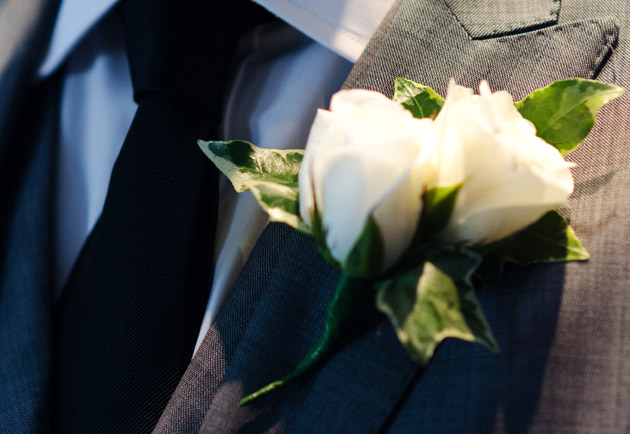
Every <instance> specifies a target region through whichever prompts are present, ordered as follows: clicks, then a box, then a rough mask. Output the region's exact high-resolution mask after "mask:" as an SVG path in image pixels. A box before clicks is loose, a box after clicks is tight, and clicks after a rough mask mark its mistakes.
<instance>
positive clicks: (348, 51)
mask: <svg viewBox="0 0 630 434" xmlns="http://www.w3.org/2000/svg"><path fill="white" fill-rule="evenodd" d="M254 1H255V2H256V3H258V4H260V5H261V6H264V7H265V8H266V9H268V10H269V11H270V12H272V13H274V14H276V15H277V16H278V17H280V18H281V19H283V20H284V21H286V22H287V23H289V24H291V25H292V26H293V27H295V28H296V29H298V30H300V31H301V32H302V33H304V34H305V35H307V36H309V37H311V38H312V39H314V40H316V41H317V42H319V43H320V44H322V45H324V46H325V47H327V48H329V49H331V50H332V51H334V52H336V53H337V54H339V55H340V56H342V57H345V58H346V59H348V60H350V61H351V62H356V60H357V59H358V58H359V56H360V55H361V53H362V52H363V50H364V49H365V47H366V46H367V44H368V42H369V41H370V39H371V38H372V35H373V34H374V32H375V31H376V29H377V27H378V26H379V24H380V23H381V21H382V20H383V18H385V15H386V14H387V11H388V10H389V9H390V7H391V6H392V4H393V3H394V0H375V1H369V0H254Z"/></svg>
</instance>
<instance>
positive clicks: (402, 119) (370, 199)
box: [299, 89, 435, 274]
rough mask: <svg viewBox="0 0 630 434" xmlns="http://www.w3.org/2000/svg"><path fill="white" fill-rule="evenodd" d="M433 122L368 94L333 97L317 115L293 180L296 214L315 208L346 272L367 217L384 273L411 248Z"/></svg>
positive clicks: (351, 92) (355, 92)
mask: <svg viewBox="0 0 630 434" xmlns="http://www.w3.org/2000/svg"><path fill="white" fill-rule="evenodd" d="M432 124H433V122H432V121H431V120H418V119H414V118H413V116H412V115H411V114H410V113H409V112H408V111H407V110H405V109H404V108H403V107H402V106H401V105H400V104H399V103H397V102H394V101H392V100H390V99H388V98H387V97H385V96H384V95H382V94H380V93H377V92H372V91H367V90H359V89H354V90H344V91H341V92H338V93H336V94H335V95H334V96H333V98H332V100H331V105H330V111H327V110H319V111H318V112H317V116H316V117H315V120H314V122H313V126H312V128H311V132H310V136H309V138H308V142H307V146H306V153H305V155H304V159H303V161H302V167H301V169H300V174H299V184H300V214H301V216H302V219H303V220H304V221H305V223H306V224H307V225H308V226H311V225H312V215H313V212H314V211H315V209H317V211H318V213H319V215H320V216H321V219H322V228H323V231H324V233H325V234H326V245H327V248H328V250H329V252H330V253H331V255H332V256H333V257H334V258H335V259H336V260H337V261H338V262H339V263H340V264H341V265H342V267H344V265H345V264H346V260H347V258H348V255H349V254H350V252H351V251H352V248H353V247H354V246H355V244H356V243H357V241H358V240H359V238H360V236H361V235H362V232H363V229H364V227H365V224H366V222H367V219H368V218H369V217H370V216H373V217H374V219H375V221H376V224H377V226H378V228H379V230H380V234H381V240H382V242H383V246H384V251H383V252H381V253H382V254H383V258H384V260H383V264H382V265H383V267H382V269H380V270H373V272H374V273H373V274H376V273H378V272H381V271H384V270H385V269H386V268H388V267H389V266H391V265H392V264H394V262H396V260H397V259H398V258H399V257H400V255H401V254H402V253H403V252H404V251H405V250H406V249H407V248H408V247H409V244H410V242H411V240H412V238H413V235H414V233H415V231H416V228H417V225H418V221H419V218H420V212H421V211H422V199H421V196H422V192H423V185H424V175H425V173H424V172H425V163H426V161H427V160H428V157H429V154H430V153H431V152H432V146H433V144H434V140H435V133H434V130H433V126H432Z"/></svg>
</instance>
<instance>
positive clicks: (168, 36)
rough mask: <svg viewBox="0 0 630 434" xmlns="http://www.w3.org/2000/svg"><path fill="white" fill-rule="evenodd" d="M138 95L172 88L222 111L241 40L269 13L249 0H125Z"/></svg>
mask: <svg viewBox="0 0 630 434" xmlns="http://www.w3.org/2000/svg"><path fill="white" fill-rule="evenodd" d="M121 13H122V20H123V23H124V28H125V38H126V44H127V52H128V57H129V65H130V69H131V77H132V82H133V88H134V99H135V100H136V101H137V102H139V101H140V100H141V99H142V97H143V96H144V95H146V94H149V93H154V92H159V93H166V94H169V95H172V96H176V97H178V98H182V99H185V100H187V101H189V102H193V103H195V104H198V105H201V106H204V107H206V108H209V109H210V110H212V111H214V112H218V110H219V109H220V108H221V101H222V96H223V90H224V88H225V85H226V78H227V73H228V70H229V68H230V66H231V63H232V57H233V53H234V49H235V47H236V45H237V42H238V40H239V38H240V37H241V35H242V34H243V32H245V30H246V29H247V28H248V27H251V26H252V25H255V24H257V23H259V22H262V21H263V20H266V19H268V17H269V14H268V13H267V12H266V11H265V10H264V9H262V8H261V7H259V6H257V5H254V4H253V3H251V2H250V1H249V0H227V1H211V0H121Z"/></svg>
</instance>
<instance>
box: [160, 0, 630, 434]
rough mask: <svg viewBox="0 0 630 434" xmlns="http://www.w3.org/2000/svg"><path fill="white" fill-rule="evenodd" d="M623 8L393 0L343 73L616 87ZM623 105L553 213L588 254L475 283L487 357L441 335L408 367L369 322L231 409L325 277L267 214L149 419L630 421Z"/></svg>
mask: <svg viewBox="0 0 630 434" xmlns="http://www.w3.org/2000/svg"><path fill="white" fill-rule="evenodd" d="M629 19H630V4H628V3H626V2H622V1H615V0H600V1H585V0H563V1H562V2H560V1H556V0H507V1H502V2H491V1H476V2H474V1H467V0H401V1H399V2H397V3H396V4H395V6H394V8H393V9H392V10H391V12H390V13H389V15H388V16H387V18H386V19H385V21H384V22H383V23H382V25H381V27H380V30H379V31H378V33H377V34H376V35H375V37H374V38H373V40H372V41H371V43H370V45H369V46H368V48H367V49H366V51H365V53H364V54H363V55H362V57H361V59H360V60H359V62H358V63H357V65H356V66H355V68H354V69H353V71H352V72H351V74H350V76H349V78H348V80H347V82H346V87H360V88H368V89H375V90H378V91H381V92H383V93H385V94H387V95H390V96H391V95H392V93H393V80H394V78H395V77H397V76H405V77H408V78H410V79H412V80H415V81H417V82H420V83H423V84H426V85H429V86H431V87H433V88H434V89H436V90H437V91H438V92H440V93H441V94H443V95H444V93H445V90H446V87H447V83H448V80H449V78H450V77H454V78H455V79H456V80H457V81H458V83H461V84H463V85H466V86H469V87H473V88H476V87H477V86H478V84H479V81H480V80H481V79H487V80H488V81H489V82H490V85H491V88H492V89H495V90H498V89H507V90H509V91H510V92H512V94H513V95H515V98H517V99H520V98H522V97H524V96H525V95H527V94H528V93H529V92H531V91H533V90H534V89H537V88H539V87H542V86H544V85H546V84H549V83H551V82H553V81H555V80H558V79H562V78H567V77H585V78H597V79H601V80H603V81H607V82H611V83H616V84H618V85H620V86H623V87H626V88H627V87H628V84H629V79H630V74H629V72H628V71H629V69H628V66H629V65H628V56H629V55H630V40H629V39H628V38H625V37H624V36H625V34H624V29H625V28H627V27H628V24H630V22H629ZM629 104H630V99H629V97H628V96H625V97H622V98H620V99H618V100H617V101H615V102H613V103H611V104H610V105H609V106H607V107H606V108H605V109H604V110H603V111H602V112H601V115H600V118H599V120H598V123H597V125H596V127H595V129H594V131H593V132H592V133H591V135H590V136H589V137H588V139H587V140H586V142H585V143H584V144H583V145H582V147H581V148H580V149H579V150H577V151H575V152H574V153H572V154H571V155H570V157H569V159H570V160H572V161H575V162H576V163H577V164H578V166H577V168H576V169H575V170H574V175H575V179H576V183H577V187H576V191H575V194H574V195H573V197H572V199H571V201H570V207H569V208H568V209H567V210H565V211H566V213H567V215H568V217H569V218H570V220H571V223H572V226H573V227H574V228H575V230H576V231H577V233H578V235H579V236H580V237H581V239H582V240H583V242H584V243H585V245H586V246H587V247H588V249H589V250H590V252H591V254H592V259H591V260H590V261H588V262H587V263H570V264H553V265H540V266H535V267H529V268H526V269H523V268H518V267H511V268H509V269H508V270H507V273H506V275H505V279H504V282H503V284H502V286H501V287H500V288H499V289H498V290H496V291H488V290H485V289H483V288H479V292H478V295H479V298H480V300H481V303H482V304H483V307H484V309H485V311H486V312H487V315H488V319H489V321H490V324H491V326H492V328H493V330H494V332H495V334H496V337H497V339H498V341H499V344H500V345H501V348H502V353H501V354H499V355H495V354H492V353H491V352H489V351H488V350H487V349H485V348H483V347H481V346H476V345H473V344H470V343H466V342H462V341H457V340H447V341H446V342H445V343H444V344H443V345H441V346H440V347H439V349H438V351H437V354H436V356H435V358H434V360H433V361H432V363H431V364H430V365H429V366H428V368H426V369H419V368H418V367H417V366H416V365H414V363H413V362H411V360H410V359H409V357H408V356H407V354H406V353H405V351H404V350H403V349H402V348H401V347H400V345H399V344H398V342H397V340H396V337H395V335H394V333H393V331H392V328H391V327H390V325H389V324H388V322H387V320H385V319H384V318H381V320H380V321H379V322H378V323H376V324H374V325H373V327H372V328H371V329H369V330H367V331H365V332H363V333H360V334H359V335H358V336H356V337H355V338H354V339H353V340H351V342H350V343H349V344H348V345H346V346H345V348H344V349H343V350H341V351H340V352H338V353H337V354H335V355H333V356H332V357H330V358H329V359H328V360H327V361H326V362H325V363H324V364H323V366H322V367H321V368H320V369H319V370H317V371H316V372H315V373H313V374H312V375H310V376H309V377H308V378H307V379H305V380H304V381H299V382H296V383H295V384H293V385H291V386H290V387H288V388H287V389H285V390H283V391H279V392H277V393H275V394H274V395H271V396H268V397H266V398H263V399H261V400H260V401H258V402H254V403H252V404H251V405H248V406H246V407H243V408H237V407H236V403H237V402H238V401H239V399H240V398H242V397H243V396H244V395H245V394H247V393H251V392H252V391H254V390H256V389H258V388H259V387H261V386H263V385H265V384H266V383H268V382H270V381H271V380H274V379H277V378H279V377H280V376H282V375H283V374H285V373H286V372H288V371H289V370H290V369H291V368H292V367H294V366H295V364H296V363H297V362H298V361H299V359H300V358H301V356H302V355H303V354H304V353H305V352H306V351H307V350H308V348H309V347H310V345H311V344H312V343H313V342H314V341H315V339H316V338H317V336H318V334H319V332H320V331H321V329H322V327H323V320H324V315H325V310H326V301H327V299H328V297H329V296H330V293H331V290H332V288H333V285H334V282H335V280H336V279H337V277H338V272H337V271H336V270H333V269H331V268H330V267H329V266H328V265H327V264H326V263H324V262H323V261H322V260H321V259H320V258H319V256H318V253H317V251H316V248H315V246H314V244H313V241H312V239H310V238H308V237H305V236H303V235H301V234H297V233H295V232H292V231H290V230H288V229H287V228H286V227H284V226H281V225H276V224H270V225H269V226H268V228H267V229H266V231H265V232H264V234H263V236H262V238H261V240H260V243H259V245H258V246H257V248H256V250H255V251H254V253H253V254H252V257H251V259H250V261H249V263H248V264H247V266H246V267H245V270H244V271H243V273H242V275H241V277H240V279H239V281H238V282H237V284H236V286H235V288H234V292H233V294H232V297H231V298H230V299H229V301H228V303H227V304H226V306H225V308H224V309H223V311H222V313H221V315H220V317H219V320H218V321H217V323H216V324H215V325H214V326H213V327H212V329H211V330H210V332H209V334H208V336H207V337H206V340H205V342H204V344H203V347H202V349H201V351H200V353H199V354H198V356H197V357H196V358H195V360H193V363H192V364H191V366H190V368H189V370H188V372H187V374H186V375H185V376H184V378H183V380H182V382H181V383H180V386H179V387H178V389H177V391H176V393H175V394H174V396H173V398H172V399H171V402H170V404H169V406H168V407H167V409H166V411H165V413H164V415H163V417H162V419H161V421H160V423H159V424H158V426H157V427H156V429H155V433H179V432H202V433H215V432H229V433H232V432H239V433H250V432H251V433H259V432H291V433H331V432H340V433H375V432H383V433H458V432H474V433H486V432H497V433H499V432H500V433H504V432H505V433H520V432H545V433H546V432H566V433H577V432H589V433H591V432H598V433H619V432H628V430H629V429H630V416H629V413H628V411H627V409H628V408H630V388H629V387H628V386H629V383H630V361H629V358H628V356H629V355H630V354H629V353H630V333H628V331H627V330H628V326H629V325H630V324H628V323H629V321H630V315H629V312H630V306H629V303H630V287H629V286H630V285H628V283H627V282H628V281H629V278H630V266H628V262H629V261H630V258H629V257H628V255H627V250H628V246H630V244H629V243H630V226H629V225H627V223H626V222H627V217H626V216H627V215H629V214H628V211H630V195H629V194H628V193H627V192H628V187H629V184H630V172H629V171H628V166H629V163H630V161H629V157H628V154H627V152H626V149H628V143H630V126H629V120H630V119H629V115H630V106H629ZM489 158H491V156H489Z"/></svg>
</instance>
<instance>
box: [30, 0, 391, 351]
mask: <svg viewBox="0 0 630 434" xmlns="http://www.w3.org/2000/svg"><path fill="white" fill-rule="evenodd" d="M256 1H257V3H260V4H261V5H262V6H264V7H266V8H268V9H269V10H270V11H271V12H273V13H275V14H276V15H278V16H279V17H280V18H282V19H283V20H284V21H286V22H287V23H289V24H291V25H292V26H293V27H295V28H296V29H299V30H300V31H301V32H303V33H300V32H298V31H296V30H295V29H294V28H292V27H290V26H286V25H263V26H260V27H258V28H256V29H254V30H253V31H252V32H251V33H249V34H248V35H246V36H245V37H244V38H243V40H242V41H241V42H242V43H241V45H240V46H241V49H242V53H241V54H242V56H243V57H242V58H243V61H242V62H241V63H240V67H239V68H238V71H237V74H236V76H235V77H234V79H233V83H232V86H231V90H230V92H229V93H228V98H227V103H226V105H225V110H224V115H223V128H222V136H223V137H206V138H204V139H244V140H248V141H251V142H253V143H255V144H257V145H258V146H263V147H270V148H271V147H272V148H303V147H304V143H305V142H306V137H307V135H308V130H309V128H310V125H311V122H312V119H313V117H314V115H315V111H316V109H317V108H319V107H327V105H328V102H329V100H330V97H331V95H332V94H333V93H334V92H335V91H336V90H337V89H338V88H339V86H341V84H342V83H343V80H344V78H345V76H346V75H347V74H348V72H349V71H350V68H351V66H352V62H354V61H355V60H356V59H357V57H358V56H359V54H360V53H361V51H362V50H363V48H365V46H366V44H367V42H368V41H369V39H370V37H371V35H372V34H373V32H374V31H375V30H376V27H377V26H378V23H379V22H380V21H381V19H382V18H383V17H384V15H385V13H386V12H387V9H388V8H389V6H390V5H391V3H392V2H393V0H379V1H378V2H366V1H365V0H318V1H312V0H256ZM116 2H117V0H92V1H90V2H85V1H83V0H63V1H62V3H61V8H60V11H59V15H58V17H57V21H56V24H55V28H54V32H53V37H52V39H51V45H50V47H49V49H48V54H47V56H46V58H45V60H44V61H43V63H42V65H41V67H40V70H39V74H40V76H41V77H46V76H48V75H50V74H52V73H53V72H54V71H56V70H57V69H58V68H59V67H60V65H61V64H63V63H64V62H65V61H67V65H66V70H65V78H64V83H63V90H62V99H61V128H60V151H59V163H58V165H59V170H58V178H57V185H56V187H57V198H58V200H57V207H56V212H57V228H56V230H57V245H56V252H55V253H56V255H55V263H56V268H55V269H56V274H57V279H56V287H57V288H58V289H60V288H61V287H62V286H63V283H64V282H65V280H66V278H67V276H68V274H69V272H70V269H71V268H72V265H73V263H74V261H75V260H76V257H77V255H78V253H79V251H80V249H81V246H82V244H83V242H84V241H85V239H86V238H87V236H88V234H89V233H90V231H91V230H92V228H93V226H94V223H95V222H96V220H97V219H98V217H99V215H100V213H101V210H102V207H103V203H104V200H105V195H106V192H107V185H108V183H109V177H110V174H111V170H112V167H113V163H114V161H115V159H116V157H117V155H118V153H119V151H120V147H121V146H122V142H123V140H124V137H125V134H126V131H127V130H128V129H129V126H130V124H131V121H132V118H133V115H134V113H135V109H136V104H135V103H134V102H133V99H132V93H133V91H132V87H131V77H130V75H129V67H128V63H127V59H126V55H125V51H124V44H123V39H122V29H121V26H120V23H119V22H118V18H117V15H115V14H108V12H109V11H110V10H111V8H112V7H113V6H114V5H115V4H116ZM305 35H308V37H307V36H305ZM304 83H308V86H305V85H304ZM200 155H201V151H200ZM219 197H220V199H219V218H218V224H217V236H216V241H215V252H214V265H215V273H214V279H213V282H212V283H211V285H212V289H211V293H210V300H209V302H208V305H207V308H206V313H205V316H204V319H203V323H202V327H201V330H200V333H199V339H198V345H199V343H200V342H201V340H202V339H203V336H205V333H206V331H207V329H208V327H209V326H210V324H211V323H212V321H213V320H214V318H215V317H216V314H217V312H218V310H219V308H220V307H221V304H222V302H223V300H224V299H225V297H226V295H227V293H228V291H229V289H230V287H231V286H232V284H233V283H234V281H235V279H236V276H237V275H238V273H239V272H240V270H241V268H242V266H243V264H244V263H245V261H246V259H247V257H248V256H249V254H250V252H251V250H252V248H253V246H254V244H255V242H256V240H257V239H258V236H259V235H260V233H261V232H262V230H263V229H264V226H265V225H266V223H267V218H266V216H265V215H264V213H262V211H260V209H259V208H258V206H257V205H256V203H255V200H254V199H253V197H252V196H251V194H249V193H245V194H241V195H237V194H236V193H235V192H234V190H233V189H232V187H231V185H229V182H227V180H226V179H225V178H223V179H222V180H221V184H220V196H219Z"/></svg>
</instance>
